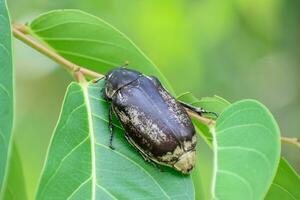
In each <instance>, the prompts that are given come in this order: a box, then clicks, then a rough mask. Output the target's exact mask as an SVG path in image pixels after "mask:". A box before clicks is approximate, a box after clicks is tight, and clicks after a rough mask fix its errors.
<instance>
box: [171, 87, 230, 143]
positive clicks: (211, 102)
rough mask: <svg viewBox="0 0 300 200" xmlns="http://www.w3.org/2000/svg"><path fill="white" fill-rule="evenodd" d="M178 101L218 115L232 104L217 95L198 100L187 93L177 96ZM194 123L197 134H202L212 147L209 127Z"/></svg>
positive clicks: (195, 121) (194, 121) (197, 122)
mask: <svg viewBox="0 0 300 200" xmlns="http://www.w3.org/2000/svg"><path fill="white" fill-rule="evenodd" d="M177 99H178V100H180V101H183V102H185V103H188V104H190V105H192V106H195V107H198V108H203V109H205V110H207V111H212V112H215V113H217V114H218V115H220V114H221V113H222V112H223V111H224V110H225V109H226V108H227V107H228V106H230V103H229V102H228V101H226V100H225V99H223V98H222V97H219V96H217V95H215V96H213V97H203V98H201V99H198V98H197V97H195V96H194V95H193V94H192V93H190V92H186V93H183V94H181V95H179V96H177ZM193 123H194V125H195V127H196V129H197V132H198V133H200V136H201V137H202V138H203V139H204V140H205V141H206V143H207V144H208V145H209V146H211V142H212V136H211V133H210V132H209V130H208V127H207V126H206V125H203V124H201V123H200V122H199V121H197V120H193Z"/></svg>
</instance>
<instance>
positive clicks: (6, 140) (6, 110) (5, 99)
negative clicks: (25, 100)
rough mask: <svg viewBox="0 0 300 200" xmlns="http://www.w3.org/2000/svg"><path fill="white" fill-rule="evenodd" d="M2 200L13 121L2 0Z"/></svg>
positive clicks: (6, 20) (0, 0)
mask: <svg viewBox="0 0 300 200" xmlns="http://www.w3.org/2000/svg"><path fill="white" fill-rule="evenodd" d="M0 28H1V30H0V103H1V109H0V198H1V197H2V196H3V193H4V187H5V177H6V174H7V165H8V164H7V163H8V155H9V146H10V138H11V129H12V120H13V87H12V47H11V32H10V20H9V16H8V11H7V6H6V2H5V0H0Z"/></svg>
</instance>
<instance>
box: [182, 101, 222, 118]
mask: <svg viewBox="0 0 300 200" xmlns="http://www.w3.org/2000/svg"><path fill="white" fill-rule="evenodd" d="M179 103H180V104H181V105H182V106H183V107H185V108H187V109H189V110H191V111H194V112H195V113H197V114H199V115H200V116H201V115H202V114H213V115H214V116H215V117H218V114H217V113H215V112H211V111H207V110H204V109H203V108H198V107H195V106H192V105H190V104H187V103H185V102H182V101H179Z"/></svg>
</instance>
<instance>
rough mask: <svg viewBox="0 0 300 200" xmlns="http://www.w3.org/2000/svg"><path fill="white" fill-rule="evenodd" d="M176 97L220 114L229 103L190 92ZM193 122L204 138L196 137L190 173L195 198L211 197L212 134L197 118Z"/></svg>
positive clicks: (219, 98) (221, 99) (217, 97)
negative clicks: (200, 96) (199, 96)
mask: <svg viewBox="0 0 300 200" xmlns="http://www.w3.org/2000/svg"><path fill="white" fill-rule="evenodd" d="M177 99H178V100H180V101H183V102H185V103H188V104H191V105H193V106H195V107H199V108H204V109H206V110H208V111H213V112H216V113H217V114H218V115H220V114H221V113H222V112H223V111H224V110H225V109H226V108H227V107H228V106H230V103H229V102H228V101H226V100H225V99H223V98H221V97H219V96H217V95H215V96H213V97H203V98H201V99H198V98H197V97H195V96H194V95H193V94H192V93H191V92H186V93H183V94H180V95H179V96H177ZM193 124H194V126H195V128H196V131H197V133H198V134H199V135H200V136H201V137H202V138H203V139H204V141H205V142H206V144H204V143H203V141H202V140H200V139H201V138H198V144H197V163H196V167H195V169H194V171H193V173H192V177H193V182H194V185H195V193H196V199H197V200H198V199H199V200H200V199H211V197H210V196H211V194H210V190H209V188H210V185H211V173H212V172H211V168H212V162H211V160H212V159H211V157H210V156H211V155H212V152H211V150H212V135H211V133H210V131H209V128H208V127H207V126H206V125H204V124H202V123H200V122H199V121H197V120H193Z"/></svg>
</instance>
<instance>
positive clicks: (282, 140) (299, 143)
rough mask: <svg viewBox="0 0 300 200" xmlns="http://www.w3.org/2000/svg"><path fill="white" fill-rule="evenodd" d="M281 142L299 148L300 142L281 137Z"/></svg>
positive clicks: (295, 139)
mask: <svg viewBox="0 0 300 200" xmlns="http://www.w3.org/2000/svg"><path fill="white" fill-rule="evenodd" d="M281 142H282V143H286V144H293V145H296V146H297V147H298V148H300V141H299V139H298V138H288V137H281Z"/></svg>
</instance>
